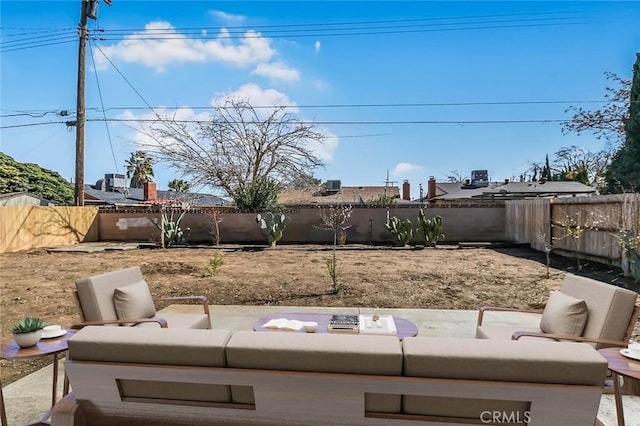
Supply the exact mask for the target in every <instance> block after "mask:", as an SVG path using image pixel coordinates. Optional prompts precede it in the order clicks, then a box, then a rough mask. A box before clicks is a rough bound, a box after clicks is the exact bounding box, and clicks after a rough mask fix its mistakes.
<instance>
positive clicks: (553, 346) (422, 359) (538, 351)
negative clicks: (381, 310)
mask: <svg viewBox="0 0 640 426" xmlns="http://www.w3.org/2000/svg"><path fill="white" fill-rule="evenodd" d="M402 347H403V350H404V375H405V376H411V377H430V378H443V379H445V378H448V379H461V380H489V381H507V382H523V383H549V384H568V385H591V386H602V384H603V382H604V379H605V375H606V372H607V363H606V361H605V360H604V359H603V358H602V357H601V356H600V355H599V354H598V353H597V352H596V351H595V350H594V349H593V348H592V347H590V346H589V345H585V344H582V343H566V342H560V343H558V342H541V341H524V342H521V341H513V340H480V339H455V338H421V337H408V338H405V339H404V341H403V342H402ZM530 405H531V401H512V400H495V399H491V398H490V396H489V395H488V396H487V399H476V398H440V397H431V396H416V395H405V396H403V411H404V413H406V414H419V415H430V416H441V417H447V416H448V417H463V418H469V419H476V420H477V419H479V418H481V415H482V413H483V412H485V411H499V412H509V413H511V412H513V413H519V414H518V415H519V416H520V418H523V416H524V415H525V412H526V411H528V410H529V409H530Z"/></svg>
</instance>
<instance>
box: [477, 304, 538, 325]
mask: <svg viewBox="0 0 640 426" xmlns="http://www.w3.org/2000/svg"><path fill="white" fill-rule="evenodd" d="M486 311H496V312H521V313H523V314H541V313H542V310H541V309H519V308H503V307H500V306H487V305H484V306H480V308H478V323H477V325H478V326H480V325H482V320H483V319H484V313H485V312H486Z"/></svg>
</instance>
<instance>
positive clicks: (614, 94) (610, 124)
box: [562, 72, 631, 143]
mask: <svg viewBox="0 0 640 426" xmlns="http://www.w3.org/2000/svg"><path fill="white" fill-rule="evenodd" d="M605 76H606V77H607V80H610V81H612V82H613V83H614V86H613V87H607V88H606V89H605V91H606V94H605V95H604V97H605V99H606V103H605V105H604V107H603V108H602V109H597V110H593V111H588V110H585V109H584V108H576V107H573V106H572V107H570V108H569V109H567V110H566V111H565V112H572V113H573V116H572V117H571V120H570V121H568V122H566V123H565V124H563V126H562V132H563V133H565V134H566V133H570V132H576V133H578V134H580V133H582V132H592V133H593V134H594V135H595V136H596V137H597V138H604V139H605V140H607V141H612V142H616V143H619V142H621V141H622V140H624V135H625V130H624V126H625V123H626V121H627V119H628V118H629V99H630V98H629V94H630V92H631V80H626V79H623V78H621V77H619V76H618V75H617V74H615V73H612V72H605Z"/></svg>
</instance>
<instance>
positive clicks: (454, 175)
mask: <svg viewBox="0 0 640 426" xmlns="http://www.w3.org/2000/svg"><path fill="white" fill-rule="evenodd" d="M445 179H446V181H447V182H450V183H458V182H464V177H463V176H462V173H460V172H459V171H457V170H451V171H450V172H449V174H448V175H447V177H446V178H445Z"/></svg>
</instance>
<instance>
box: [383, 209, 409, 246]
mask: <svg viewBox="0 0 640 426" xmlns="http://www.w3.org/2000/svg"><path fill="white" fill-rule="evenodd" d="M384 226H385V227H386V228H387V229H388V230H389V232H391V234H392V235H393V237H394V238H395V240H396V243H397V244H398V245H400V246H406V245H407V244H409V241H411V238H412V237H413V224H412V223H411V219H405V220H400V219H398V218H397V217H395V216H393V217H391V218H390V217H389V212H387V221H386V222H385V224H384Z"/></svg>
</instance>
